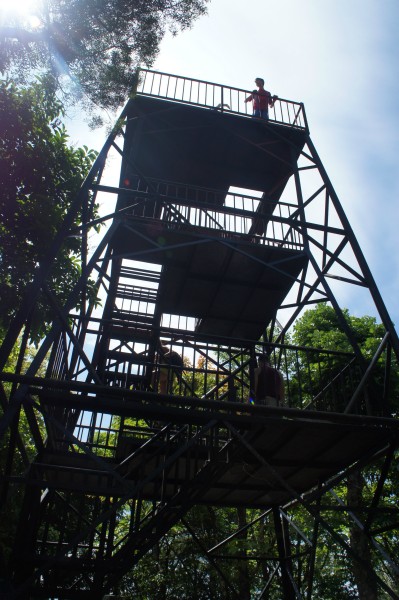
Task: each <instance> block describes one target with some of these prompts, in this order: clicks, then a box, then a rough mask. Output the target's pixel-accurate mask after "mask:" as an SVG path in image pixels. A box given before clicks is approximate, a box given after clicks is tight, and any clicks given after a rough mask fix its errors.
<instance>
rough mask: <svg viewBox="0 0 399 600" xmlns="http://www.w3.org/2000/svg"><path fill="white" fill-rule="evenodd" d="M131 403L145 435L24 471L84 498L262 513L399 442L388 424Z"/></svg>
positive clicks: (396, 427)
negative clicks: (185, 499) (103, 451)
mask: <svg viewBox="0 0 399 600" xmlns="http://www.w3.org/2000/svg"><path fill="white" fill-rule="evenodd" d="M44 401H46V400H45V399H44ZM120 402H121V401H120V400H116V399H115V400H114V402H113V403H114V408H115V410H116V411H117V412H118V411H119V412H120V413H124V412H126V411H127V410H128V409H129V406H128V405H127V404H126V403H122V404H120ZM115 403H116V404H115ZM134 404H135V403H132V404H130V410H129V413H130V414H133V413H135V414H136V415H137V414H139V416H140V418H141V419H143V422H148V423H150V424H151V426H150V425H148V428H147V429H146V428H145V427H144V428H142V429H141V432H140V433H137V431H136V432H135V431H134V430H133V428H130V430H129V428H125V429H124V430H122V432H121V433H120V435H119V436H118V437H117V438H116V437H115V438H114V440H113V444H114V446H113V448H112V447H111V446H110V445H109V446H108V451H107V454H108V456H103V457H101V456H99V455H98V454H97V455H96V456H94V454H93V456H92V457H90V456H89V455H88V454H84V453H83V452H82V451H79V453H77V452H75V453H72V452H62V451H60V450H58V451H50V450H45V451H44V452H43V453H42V454H41V456H40V457H38V459H37V461H36V463H35V464H34V465H33V473H34V477H35V479H37V481H38V482H39V481H40V482H41V485H43V486H46V487H50V488H51V487H54V488H57V489H68V490H76V492H78V493H84V494H98V495H101V496H114V497H123V496H127V497H136V496H140V497H141V498H144V499H149V500H161V499H162V500H164V501H172V502H173V498H174V496H176V497H178V495H179V494H181V490H182V489H186V491H187V493H188V495H189V496H190V495H191V494H194V495H195V497H196V504H208V505H214V506H232V507H237V506H245V507H254V508H255V507H258V508H267V507H270V506H273V505H284V504H286V503H288V502H291V501H295V500H297V499H298V495H301V494H304V493H307V492H310V491H312V490H313V489H315V488H316V487H317V486H319V485H320V484H322V483H323V482H326V481H327V480H329V478H331V477H333V476H335V475H338V474H340V473H342V472H343V471H345V469H347V468H348V467H350V466H351V465H352V464H354V463H356V462H357V461H359V460H362V459H365V460H367V462H370V461H372V460H373V458H376V457H377V456H379V455H380V454H383V453H384V451H385V450H386V449H387V448H388V447H389V446H390V445H391V444H397V443H398V442H399V423H397V422H396V420H394V419H386V418H374V417H364V416H359V417H356V416H349V415H348V416H346V415H340V414H331V413H329V414H328V413H320V412H314V411H312V412H311V411H299V410H296V409H288V408H268V407H260V406H246V405H245V406H244V405H239V406H237V405H236V404H235V405H234V404H233V403H223V404H225V406H224V410H223V411H218V410H217V407H216V406H215V407H213V404H217V405H219V404H222V403H212V402H211V401H206V402H205V401H203V402H202V403H201V406H198V407H191V408H182V407H180V408H178V407H176V406H172V405H168V404H167V403H166V404H165V403H162V404H161V403H159V404H158V403H157V402H155V403H147V402H140V403H137V405H136V406H135V407H134ZM207 404H208V405H209V409H208V410H207V409H206V405H207ZM118 405H119V406H118ZM154 414H156V415H157V419H159V420H157V421H156V422H155V424H154V421H153V418H154ZM147 419H148V420H147ZM89 447H90V446H89ZM94 451H95V449H94V448H93V449H92V452H94ZM33 473H32V474H33Z"/></svg>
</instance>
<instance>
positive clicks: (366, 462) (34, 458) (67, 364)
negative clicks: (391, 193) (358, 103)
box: [0, 70, 399, 600]
mask: <svg viewBox="0 0 399 600" xmlns="http://www.w3.org/2000/svg"><path fill="white" fill-rule="evenodd" d="M247 95H248V92H247V91H245V90H241V89H237V88H231V87H226V86H221V85H218V84H213V83H209V82H204V81H197V80H192V79H187V78H183V77H177V76H174V75H169V74H163V73H156V72H151V71H144V70H143V71H141V72H140V75H139V78H138V83H137V91H136V93H135V94H134V96H133V97H132V99H131V100H130V101H129V102H128V104H127V106H126V108H125V109H124V111H123V113H122V115H121V118H120V120H119V121H118V123H117V125H116V127H115V129H114V131H113V132H112V134H111V135H110V136H109V138H108V140H107V141H106V143H105V145H104V148H103V149H102V151H101V152H100V154H99V156H98V158H97V160H96V162H95V164H94V165H93V168H92V170H91V172H90V174H89V176H88V178H87V180H86V182H85V183H84V185H83V187H82V189H81V191H80V194H79V195H78V197H76V198H74V199H73V200H72V202H71V209H70V212H69V214H68V217H67V219H66V221H65V223H64V226H63V228H62V230H61V231H60V232H59V233H58V235H57V237H56V239H55V240H54V243H53V246H52V248H51V252H50V253H49V255H48V256H47V257H46V260H45V261H43V264H42V265H40V269H39V270H38V273H37V275H36V278H35V280H34V284H33V286H32V289H31V290H30V291H29V294H28V295H27V297H26V299H25V301H24V303H23V305H22V306H21V309H20V310H19V312H18V315H17V317H16V319H15V321H14V323H13V325H12V327H11V328H10V330H9V332H8V334H7V336H6V338H5V340H4V343H3V345H2V348H1V350H0V364H1V368H2V374H1V378H2V388H1V390H0V392H1V402H2V418H1V421H0V423H1V425H0V435H1V437H2V443H4V445H5V450H4V452H3V454H2V456H3V457H4V460H3V462H2V464H1V468H2V495H1V502H2V515H3V516H2V519H4V518H5V517H6V518H7V519H8V520H9V525H8V527H7V528H5V529H7V532H6V534H5V547H6V548H12V550H11V551H10V552H8V550H7V551H6V552H5V556H4V557H3V563H4V575H3V581H2V583H1V585H3V589H4V591H3V594H4V596H3V597H6V598H32V599H36V598H47V599H56V598H57V599H60V598H65V599H68V600H69V599H70V600H74V599H80V598H93V599H97V598H102V597H103V596H105V595H106V594H109V593H111V592H114V593H117V592H118V589H119V587H118V586H119V585H120V582H121V581H123V578H124V577H125V575H126V574H127V573H133V575H132V577H133V578H134V568H135V567H136V565H137V564H138V563H139V562H140V561H142V560H144V559H145V558H146V557H147V558H148V556H150V555H151V552H152V553H154V556H155V554H156V549H157V547H158V544H159V543H160V540H162V539H163V538H164V536H166V535H167V534H168V532H169V531H170V530H171V529H172V528H173V527H174V526H175V525H177V524H179V525H180V526H181V527H182V528H184V530H185V532H186V533H187V534H189V535H190V536H191V537H192V540H193V544H194V545H195V546H196V547H197V548H198V551H199V552H200V553H201V555H202V559H201V561H202V563H204V562H205V563H206V564H207V568H208V569H209V571H210V572H212V573H214V574H215V575H216V576H217V577H219V578H220V580H221V581H222V582H223V590H224V592H223V594H224V595H223V594H222V592H221V595H220V597H221V598H222V597H224V598H241V599H242V598H244V597H251V598H268V597H280V598H284V599H285V600H291V599H293V598H298V599H299V598H307V599H311V598H312V597H314V596H313V590H314V586H315V580H314V573H315V563H316V561H317V553H316V549H317V546H318V543H319V540H320V539H321V537H322V536H329V537H330V539H331V543H334V544H336V545H338V546H340V547H341V548H342V551H343V552H345V553H347V555H348V557H349V558H350V560H353V561H354V564H356V565H357V566H358V568H359V569H366V568H367V564H368V563H367V559H366V555H365V554H361V553H360V554H359V553H357V552H356V550H355V549H354V546H353V545H351V543H350V542H349V541H348V538H347V536H346V535H344V534H343V532H342V528H340V527H339V526H337V524H336V523H337V518H336V515H337V514H339V515H340V522H341V524H342V523H344V524H345V526H346V527H347V528H351V527H355V528H357V529H358V532H359V536H360V537H362V538H363V539H364V540H365V544H366V546H367V552H368V553H370V554H373V561H374V564H375V565H379V566H380V569H379V568H376V569H375V574H372V575H370V577H371V578H372V580H373V585H375V586H377V587H378V588H379V589H381V590H383V592H384V593H385V594H387V595H388V597H392V598H397V597H398V593H399V592H398V589H397V587H396V588H395V586H397V581H398V573H399V569H398V566H397V565H395V563H394V561H393V560H392V559H391V558H390V557H389V548H387V547H385V546H384V540H383V538H381V533H382V532H395V530H397V526H398V514H397V509H396V504H395V502H392V501H391V502H389V498H388V497H387V494H386V485H387V484H388V482H389V481H390V480H391V478H392V477H393V476H394V475H392V473H393V472H394V471H395V452H396V451H397V447H398V440H399V426H398V422H397V420H396V419H395V418H393V416H392V409H391V405H390V402H391V401H392V398H393V397H394V396H395V392H396V390H395V382H396V379H395V377H396V373H397V359H398V357H399V340H398V337H397V334H396V332H395V329H394V327H393V325H392V323H391V320H390V318H389V315H388V313H387V311H386V308H385V306H384V303H383V301H382V299H381V296H380V294H379V292H378V289H377V287H376V285H375V282H374V280H373V277H372V275H371V273H370V270H369V268H368V266H367V264H366V261H365V259H364V256H363V254H362V251H361V249H360V247H359V244H358V243H357V241H356V238H355V235H354V233H353V231H352V229H351V227H350V225H349V222H348V220H347V218H346V216H345V213H344V211H343V209H342V206H341V204H340V202H339V200H338V198H337V196H336V194H335V192H334V189H333V187H332V185H331V182H330V180H329V178H328V176H327V174H326V171H325V169H324V167H323V165H322V162H321V160H320V158H319V156H318V154H317V152H316V149H315V147H314V145H313V143H312V141H311V139H310V136H309V129H308V124H307V120H306V116H305V110H304V107H303V105H302V104H300V103H296V102H291V101H288V100H284V99H278V100H277V102H276V103H275V105H274V107H273V109H271V111H270V113H271V114H270V120H269V121H263V120H258V119H253V118H251V115H250V114H247V111H248V110H249V109H248V105H247V104H245V103H244V99H245V97H246V96H247ZM96 203H98V204H99V205H100V216H94V214H95V213H94V212H93V211H94V206H95V205H96ZM78 214H81V215H82V217H81V225H79V226H76V225H75V220H76V215H78ZM70 235H78V236H80V237H81V238H82V264H81V276H80V279H79V281H78V283H77V285H76V287H75V288H74V290H73V292H72V293H71V295H70V297H69V299H68V301H67V302H66V304H65V305H64V306H61V305H59V303H58V301H57V299H56V297H55V296H54V294H53V292H52V290H51V289H50V287H49V283H48V275H49V273H50V271H51V268H52V265H53V264H54V261H55V260H56V257H57V253H58V252H59V250H60V248H61V247H62V243H63V240H64V239H65V237H66V236H70ZM88 282H90V285H88ZM353 289H356V291H357V293H358V294H359V298H366V299H367V301H369V302H370V306H371V307H372V308H371V309H370V310H374V311H375V313H376V314H377V315H378V316H379V318H380V320H381V322H382V324H383V326H384V328H385V336H384V338H383V340H382V342H381V344H380V346H379V348H378V350H377V351H376V352H375V354H374V356H372V357H371V359H370V357H365V356H363V355H362V353H361V351H360V349H359V347H358V345H357V340H356V336H355V335H354V334H353V332H352V331H351V328H350V326H349V325H348V321H347V319H346V318H345V314H344V312H343V311H342V310H341V308H340V307H341V306H343V305H344V302H345V298H346V297H347V296H346V295H347V294H348V293H349V291H350V290H353ZM93 290H94V292H95V293H93ZM39 296H40V298H41V301H42V302H43V298H44V297H45V298H46V301H47V302H48V304H49V306H51V307H52V310H53V312H54V323H53V327H52V329H51V332H50V333H49V334H48V336H47V337H46V338H45V339H44V340H43V342H42V344H41V346H40V348H39V350H38V352H37V355H36V357H35V358H34V360H33V361H32V362H31V364H30V365H29V366H28V368H27V369H26V370H25V371H24V372H22V371H21V366H20V365H21V364H22V362H23V361H22V358H23V355H24V352H25V350H26V343H25V342H26V338H27V336H28V335H29V331H28V329H29V327H28V323H29V315H30V314H31V311H32V310H34V309H35V303H36V301H37V299H38V298H39ZM95 296H96V297H97V298H99V299H100V303H99V302H98V301H96V300H95ZM320 302H326V303H328V304H330V305H331V306H332V307H333V309H334V311H335V314H336V316H337V319H338V322H339V323H340V329H341V330H342V332H344V333H345V334H346V336H347V338H348V340H349V343H350V347H351V348H352V351H351V352H339V351H338V350H331V349H324V348H310V347H296V346H294V345H293V344H292V343H290V337H289V334H290V330H291V328H292V325H293V324H294V322H295V320H296V319H297V318H298V317H299V316H301V315H302V313H303V312H304V311H306V310H307V309H309V308H311V307H313V306H315V305H316V304H317V303H320ZM23 331H25V335H24V336H22V338H21V337H19V336H20V334H21V332H23ZM18 340H22V341H21V342H20V345H21V349H20V360H19V361H18V365H17V368H16V372H14V373H10V372H8V371H6V370H3V369H4V366H5V364H6V360H7V357H8V356H9V354H10V353H11V351H12V349H13V348H14V346H15V344H16V343H19V342H18ZM161 342H164V343H166V344H167V345H168V347H169V348H171V349H172V350H173V351H176V352H178V354H179V355H180V356H181V357H182V359H183V363H184V364H183V366H181V365H180V366H178V364H177V363H176V364H175V365H174V366H173V367H172V368H166V367H165V361H164V358H163V356H162V352H161V349H160V343H161ZM263 353H268V354H269V355H270V358H271V361H272V363H273V364H274V365H276V366H277V367H278V368H279V370H280V371H281V372H282V373H283V374H284V379H285V388H286V400H285V404H284V405H283V406H277V407H270V406H258V405H253V404H251V403H250V402H249V400H250V397H251V393H252V390H253V386H254V365H255V360H256V358H257V357H258V356H259V355H261V354H263ZM44 368H45V373H44V374H43V369H44ZM381 373H382V376H381ZM165 374H166V376H167V380H166V381H163V383H162V377H163V376H165ZM28 440H29V443H28ZM371 466H372V467H373V469H374V470H376V469H378V473H379V475H378V478H377V480H376V481H375V485H374V487H373V489H372V490H370V491H369V494H368V496H369V500H368V502H367V504H365V503H364V502H363V503H362V505H361V506H360V505H359V504H356V501H355V499H354V498H351V499H349V498H348V499H347V501H346V502H345V501H343V500H342V495H339V494H337V493H336V488H337V487H339V486H340V485H342V484H343V482H346V481H348V479H349V478H351V477H352V478H353V477H356V476H358V475H359V474H361V473H362V472H363V470H365V469H369V468H371ZM203 506H205V507H213V508H214V509H215V510H217V509H221V508H228V509H231V510H234V511H236V513H237V514H238V515H241V518H239V519H238V521H237V522H236V523H234V522H232V523H231V528H230V530H229V531H227V530H226V529H225V530H224V531H223V532H218V531H217V530H216V531H215V532H214V536H213V539H217V542H216V543H212V544H211V545H209V543H208V538H207V537H206V536H202V537H201V532H200V531H199V530H197V529H196V527H195V522H194V521H193V520H190V519H189V517H188V515H189V514H190V511H192V510H195V509H197V508H198V507H203ZM244 509H251V516H250V517H249V516H248V513H247V512H245V510H244ZM243 511H244V512H243ZM331 515H334V518H332V517H331ZM259 523H262V527H263V529H262V531H263V532H265V531H267V535H268V543H267V548H268V550H267V553H265V551H263V552H262V551H259V548H255V542H254V540H253V539H252V538H251V531H252V529H253V528H255V527H256V526H257V525H258V524H259ZM226 527H227V526H226ZM202 533H203V532H202ZM323 539H324V538H323ZM240 544H241V545H240ZM260 547H261V549H262V546H260ZM265 547H266V542H265V543H264V545H263V549H264V548H265ZM367 556H368V554H367ZM244 559H245V560H247V561H250V562H251V568H250V569H249V570H248V573H250V574H251V577H252V580H251V582H247V587H246V592H245V593H246V594H247V596H244V595H243V592H242V590H241V591H240V586H239V584H237V581H234V580H232V578H231V576H229V574H228V573H231V570H230V571H229V570H228V569H226V568H225V565H226V564H227V563H229V561H230V564H231V562H232V561H233V562H234V561H236V563H234V564H237V565H238V566H237V570H238V571H239V569H240V566H239V565H241V564H243V562H245V561H244ZM187 577H188V581H189V575H188V576H187ZM233 579H234V578H233ZM120 589H123V587H122V588H120ZM221 589H222V588H221ZM276 590H277V591H276ZM273 593H274V596H273V595H272V596H269V594H273ZM0 597H1V594H0ZM154 597H155V596H154Z"/></svg>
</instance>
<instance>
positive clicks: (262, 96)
mask: <svg viewBox="0 0 399 600" xmlns="http://www.w3.org/2000/svg"><path fill="white" fill-rule="evenodd" d="M255 84H256V86H257V88H258V89H257V90H254V91H253V92H252V94H250V95H249V96H248V98H245V102H251V100H252V101H253V114H252V116H253V117H260V118H261V119H268V118H269V106H270V107H271V108H273V106H274V103H275V101H276V100H277V98H278V96H272V95H271V93H270V92H268V91H267V90H265V88H264V85H265V82H264V80H263V79H262V78H261V77H257V78H256V79H255Z"/></svg>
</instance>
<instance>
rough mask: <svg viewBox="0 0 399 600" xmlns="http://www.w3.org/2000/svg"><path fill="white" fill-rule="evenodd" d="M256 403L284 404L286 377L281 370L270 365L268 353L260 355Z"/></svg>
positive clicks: (257, 369) (268, 404) (256, 378)
mask: <svg viewBox="0 0 399 600" xmlns="http://www.w3.org/2000/svg"><path fill="white" fill-rule="evenodd" d="M254 377H255V404H262V405H264V406H284V401H285V392H284V379H283V376H282V374H281V373H280V371H278V370H277V369H275V368H274V367H272V366H271V365H270V360H269V357H268V356H267V355H266V354H263V355H262V356H259V358H258V367H257V368H256V369H255V373H254Z"/></svg>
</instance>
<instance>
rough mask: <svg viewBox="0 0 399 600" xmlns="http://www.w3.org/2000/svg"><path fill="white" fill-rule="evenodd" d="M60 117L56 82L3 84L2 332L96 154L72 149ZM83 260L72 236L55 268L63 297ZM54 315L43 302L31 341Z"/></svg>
mask: <svg viewBox="0 0 399 600" xmlns="http://www.w3.org/2000/svg"><path fill="white" fill-rule="evenodd" d="M62 114H63V107H62V105H61V103H60V102H59V101H58V100H57V98H56V92H55V86H54V82H53V81H52V80H51V79H50V80H49V79H48V78H46V79H45V80H44V81H43V80H42V81H37V82H36V83H34V84H32V85H31V86H29V87H27V88H19V87H17V86H16V85H15V84H13V83H9V82H5V81H3V82H0V185H1V190H2V193H1V197H0V297H1V311H0V330H1V329H2V328H3V329H4V330H5V329H6V328H7V326H8V324H9V322H10V319H11V318H12V317H13V315H14V314H15V312H16V311H17V309H18V307H19V305H20V302H21V298H22V296H23V294H24V293H25V292H26V289H27V286H28V285H29V284H30V283H31V281H32V280H33V276H34V273H35V269H36V267H37V265H38V263H39V262H40V261H41V260H42V258H43V257H44V256H45V255H46V252H47V250H48V248H49V246H50V244H51V241H52V239H53V238H54V235H55V233H56V231H57V229H58V228H59V226H60V225H61V223H62V221H63V219H64V217H65V214H66V212H67V210H68V208H69V206H70V202H71V200H72V198H73V197H74V195H75V194H76V193H77V191H78V190H79V188H80V186H81V184H82V182H83V180H84V178H85V176H86V174H87V172H88V170H89V169H90V167H91V164H92V162H93V160H94V159H95V157H96V154H97V153H96V152H94V151H93V150H89V149H88V148H86V147H83V148H74V147H72V146H70V145H69V144H68V135H67V132H66V130H65V127H64V125H63V124H62V122H61V118H62ZM78 220H79V217H78ZM77 222H78V221H77ZM79 254H80V240H79V239H77V238H72V237H71V238H68V240H67V242H66V243H65V244H64V247H63V249H62V251H61V253H60V254H59V256H58V257H57V260H56V261H55V263H54V265H53V269H52V272H51V276H50V279H49V285H50V287H51V289H52V290H53V291H54V292H55V293H56V295H57V296H58V297H60V298H61V299H65V297H66V295H67V294H68V292H69V291H70V289H71V288H72V286H73V284H74V282H75V281H76V279H77V277H78V276H79V269H80V267H79V261H78V256H79ZM52 316H53V315H52V314H51V311H50V309H49V307H48V306H47V303H46V302H45V301H44V299H43V298H42V299H41V301H39V305H38V307H37V309H36V311H35V314H34V315H33V316H32V324H31V337H32V339H33V340H35V341H38V339H39V338H40V337H41V336H42V335H43V333H44V331H45V329H46V326H47V324H48V323H49V322H50V321H51V320H52Z"/></svg>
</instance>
